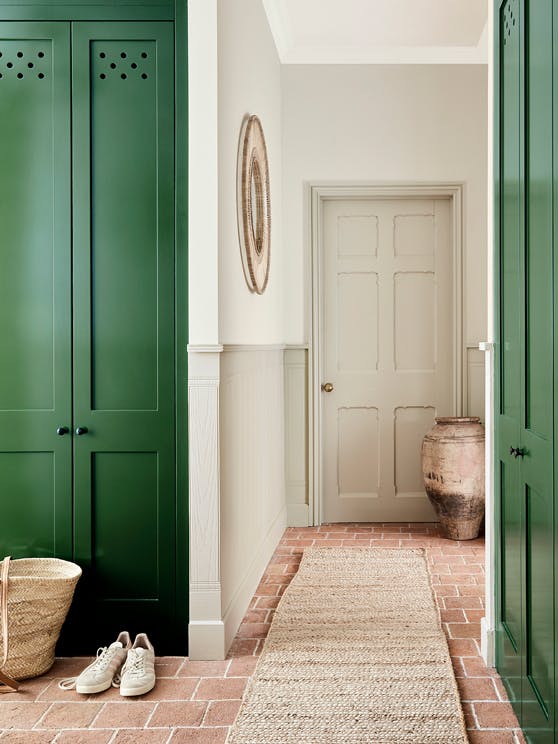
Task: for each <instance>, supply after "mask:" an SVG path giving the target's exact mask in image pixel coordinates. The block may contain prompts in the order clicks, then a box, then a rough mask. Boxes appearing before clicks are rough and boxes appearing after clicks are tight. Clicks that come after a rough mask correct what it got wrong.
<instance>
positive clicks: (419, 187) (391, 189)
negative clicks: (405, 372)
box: [306, 181, 467, 525]
mask: <svg viewBox="0 0 558 744" xmlns="http://www.w3.org/2000/svg"><path fill="white" fill-rule="evenodd" d="M399 197H411V198H412V197H415V198H416V197H418V198H428V197H431V198H433V199H437V198H444V197H448V198H449V199H450V200H451V217H450V224H451V237H452V249H453V262H452V263H453V292H452V296H453V301H454V308H453V309H454V315H453V318H454V323H453V330H452V337H453V370H454V374H453V396H452V397H453V406H452V407H453V411H452V414H453V415H454V416H459V415H461V412H462V411H463V408H464V399H465V396H466V394H467V369H466V368H465V367H464V364H463V362H464V358H465V355H464V353H463V237H464V236H463V231H464V227H463V199H464V186H463V184H461V183H440V182H432V183H430V182H429V183H412V182H409V183H385V184H382V183H364V184H363V183H347V182H342V181H340V182H321V183H308V184H306V214H307V230H308V232H307V235H308V243H309V246H310V251H309V256H310V264H309V274H310V281H309V282H308V293H309V297H308V304H307V307H308V326H309V327H308V342H309V346H308V390H309V395H308V414H309V415H308V424H309V431H308V445H309V446H308V459H309V463H308V497H309V505H308V518H309V521H310V522H311V523H312V524H314V525H319V524H321V520H322V482H321V481H322V472H323V470H322V420H321V405H320V397H321V389H320V385H321V383H322V382H323V380H322V358H321V357H322V355H321V348H320V334H321V330H322V309H323V308H322V305H323V303H322V295H321V290H322V286H323V276H322V273H323V261H322V247H323V236H322V224H323V222H322V218H323V215H322V211H323V203H324V202H325V201H328V200H332V199H335V200H339V199H359V198H361V199H362V198H378V199H393V198H395V199H396V198H399Z"/></svg>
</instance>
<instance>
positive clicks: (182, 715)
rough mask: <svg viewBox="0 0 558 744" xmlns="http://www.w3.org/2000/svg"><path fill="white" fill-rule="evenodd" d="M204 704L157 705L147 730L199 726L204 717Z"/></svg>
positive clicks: (176, 703) (177, 703) (205, 706)
mask: <svg viewBox="0 0 558 744" xmlns="http://www.w3.org/2000/svg"><path fill="white" fill-rule="evenodd" d="M206 708H207V703H206V702H199V701H196V702H173V703H158V705H157V708H156V709H155V713H153V715H152V716H151V719H150V721H149V724H148V728H151V727H153V728H157V727H164V726H168V727H170V728H172V727H174V726H199V725H200V724H201V722H202V719H203V717H204V715H205V711H206Z"/></svg>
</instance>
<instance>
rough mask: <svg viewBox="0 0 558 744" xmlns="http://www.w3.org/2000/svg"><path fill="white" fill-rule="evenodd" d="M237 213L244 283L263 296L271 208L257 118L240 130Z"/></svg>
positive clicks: (265, 163) (265, 157)
mask: <svg viewBox="0 0 558 744" xmlns="http://www.w3.org/2000/svg"><path fill="white" fill-rule="evenodd" d="M237 214H238V236H239V239H240V253H241V256H242V267H243V269H244V276H245V277H246V283H247V284H248V287H249V289H250V291H251V292H256V293H257V294H263V292H264V290H265V288H266V286H267V280H268V278H269V258H270V238H271V206H270V195H269V166H268V162H267V149H266V145H265V137H264V133H263V129H262V125H261V122H260V120H259V119H258V117H257V116H250V117H246V118H245V119H244V121H243V123H242V129H241V131H240V141H239V147H238V164H237Z"/></svg>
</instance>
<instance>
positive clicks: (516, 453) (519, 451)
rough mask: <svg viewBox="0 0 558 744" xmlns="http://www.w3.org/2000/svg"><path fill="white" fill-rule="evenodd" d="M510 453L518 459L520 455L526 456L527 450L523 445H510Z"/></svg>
mask: <svg viewBox="0 0 558 744" xmlns="http://www.w3.org/2000/svg"><path fill="white" fill-rule="evenodd" d="M510 455H513V456H514V457H515V459H516V460H517V458H518V457H525V450H524V449H523V447H510Z"/></svg>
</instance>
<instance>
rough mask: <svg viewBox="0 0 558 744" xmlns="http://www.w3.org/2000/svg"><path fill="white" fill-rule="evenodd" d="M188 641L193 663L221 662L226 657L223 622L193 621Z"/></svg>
mask: <svg viewBox="0 0 558 744" xmlns="http://www.w3.org/2000/svg"><path fill="white" fill-rule="evenodd" d="M188 639H189V648H190V649H191V651H190V653H189V658H190V659H192V661H221V660H222V659H224V658H225V656H226V649H225V624H224V623H223V622H222V621H218V620H215V621H208V620H199V621H195V620H194V621H191V622H190V623H189V625H188Z"/></svg>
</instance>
